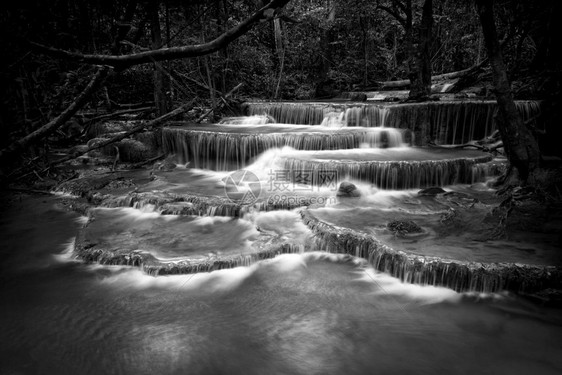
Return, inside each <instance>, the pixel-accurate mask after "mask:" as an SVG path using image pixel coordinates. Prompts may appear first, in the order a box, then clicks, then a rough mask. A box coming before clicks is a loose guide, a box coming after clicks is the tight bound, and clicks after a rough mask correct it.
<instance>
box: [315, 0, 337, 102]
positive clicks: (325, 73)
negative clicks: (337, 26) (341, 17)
mask: <svg viewBox="0 0 562 375" xmlns="http://www.w3.org/2000/svg"><path fill="white" fill-rule="evenodd" d="M327 6H328V8H329V12H328V16H327V18H326V28H325V29H324V30H323V31H322V34H321V36H320V49H321V51H322V52H321V55H320V59H321V60H320V66H319V69H318V77H317V85H316V89H315V91H316V92H315V96H316V97H319V98H323V97H329V96H332V95H333V94H334V92H333V87H332V84H331V82H330V79H329V73H330V69H331V68H332V42H333V32H332V27H333V23H334V20H335V19H336V2H335V1H333V0H332V1H329V2H328V4H327Z"/></svg>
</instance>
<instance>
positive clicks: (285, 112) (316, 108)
mask: <svg viewBox="0 0 562 375" xmlns="http://www.w3.org/2000/svg"><path fill="white" fill-rule="evenodd" d="M245 111H246V113H247V114H248V115H263V114H267V115H270V116H272V117H273V118H274V119H275V120H276V122H278V123H283V124H304V125H320V124H322V122H323V121H324V119H325V118H326V117H329V116H333V115H331V114H332V113H334V112H335V113H342V112H345V114H344V117H343V119H342V121H343V123H344V126H366V127H374V126H384V121H385V119H386V116H387V114H388V108H387V107H385V106H382V105H372V104H357V103H354V104H350V103H293V102H250V103H246V104H245Z"/></svg>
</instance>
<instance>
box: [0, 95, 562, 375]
mask: <svg viewBox="0 0 562 375" xmlns="http://www.w3.org/2000/svg"><path fill="white" fill-rule="evenodd" d="M480 104H482V103H480ZM268 105H269V104H268ZM283 106H285V107H284V108H285V109H283V108H281V106H280V107H277V108H278V112H279V114H283V111H286V109H287V105H286V104H283ZM404 106H405V107H404V108H402V107H400V105H396V106H370V105H369V104H368V103H367V104H360V105H355V104H354V105H349V106H347V107H345V106H342V105H339V104H336V103H327V104H320V103H313V104H311V105H310V106H309V107H308V108H305V107H306V105H305V104H304V103H295V104H293V107H292V109H291V110H293V109H294V110H296V112H295V113H285V114H283V116H287V117H286V119H283V118H282V116H281V117H279V118H277V117H276V118H275V120H274V119H273V118H272V117H274V115H264V113H267V111H266V110H265V107H264V108H262V110H260V113H257V114H256V116H250V117H247V118H241V119H236V118H229V119H225V120H224V121H222V123H221V124H218V125H209V126H187V127H185V126H184V127H166V128H164V129H163V130H162V143H163V145H164V150H165V151H166V152H167V153H168V154H176V157H177V159H176V160H177V161H179V162H181V163H185V162H189V165H188V166H185V165H180V166H176V165H170V164H171V163H170V160H173V158H172V157H171V156H170V157H169V158H168V160H167V161H165V162H164V161H163V162H161V163H158V164H155V165H154V167H153V168H152V170H150V171H146V170H142V169H139V170H136V171H127V172H125V171H117V172H115V173H112V174H107V175H111V176H113V178H109V177H107V175H104V177H103V178H101V179H99V180H95V181H92V180H89V179H88V177H87V176H86V177H83V178H80V179H76V180H72V181H67V182H66V183H64V184H62V185H61V191H62V192H66V193H72V194H74V195H73V196H70V195H62V194H61V195H56V196H53V197H44V196H41V197H34V198H31V199H30V200H29V201H27V200H25V199H24V200H22V199H15V198H14V199H10V200H9V202H6V203H5V202H2V203H3V205H2V207H3V208H4V211H3V214H4V218H6V217H9V218H10V220H1V221H0V232H1V233H2V234H3V236H0V248H2V249H6V251H4V252H3V266H4V267H2V278H3V283H2V286H3V287H2V288H0V301H2V302H0V303H2V304H3V305H2V307H1V308H0V311H2V314H0V324H1V325H2V327H4V329H3V331H2V334H3V335H4V336H3V337H2V338H3V340H0V355H1V357H2V359H3V360H2V361H0V372H2V373H14V374H15V373H44V372H47V373H89V374H90V373H91V374H97V373H123V374H129V373H130V374H141V373H147V374H148V373H193V374H214V373H228V374H245V375H246V374H252V375H253V374H256V375H257V374H266V373H268V374H269V373H271V374H282V373H286V374H311V373H321V374H330V375H332V374H333V375H336V374H341V373H346V374H365V373H419V372H420V371H421V372H428V373H429V372H431V373H434V372H443V371H445V372H447V373H451V374H453V373H459V374H464V373H466V372H467V371H468V372H478V371H481V370H482V369H486V370H487V371H488V372H490V373H504V372H509V373H516V372H525V373H544V374H550V373H552V374H558V373H560V372H561V371H562V366H561V365H560V361H559V360H558V358H560V357H561V356H562V344H561V341H560V340H559V337H560V336H561V335H562V330H561V328H560V327H561V325H560V318H559V315H560V314H559V311H558V310H550V309H548V308H542V307H540V306H538V305H530V304H529V303H528V302H527V301H526V300H523V299H521V298H520V297H518V296H517V295H513V294H511V293H505V291H506V290H507V291H511V292H516V293H526V294H527V293H533V294H534V293H536V294H534V296H535V298H543V297H542V296H543V294H541V293H542V292H544V291H549V290H560V289H562V282H561V280H562V267H559V266H558V265H560V264H562V259H561V256H560V252H559V248H558V247H556V244H559V233H558V232H552V229H550V230H551V232H548V230H549V227H548V226H545V227H544V228H542V229H544V233H539V234H536V233H531V235H529V236H527V234H528V233H526V232H525V233H523V236H525V237H528V238H521V236H520V237H516V238H514V239H513V240H509V239H501V240H497V239H493V240H489V239H487V238H486V237H484V236H483V234H485V233H486V232H487V230H488V229H493V228H490V227H492V226H493V224H494V223H493V218H494V215H495V214H497V213H495V212H494V211H495V210H494V208H496V207H498V205H499V198H498V197H497V196H496V195H495V194H494V191H493V190H491V189H489V188H487V186H486V185H485V184H484V183H483V182H484V181H485V179H486V178H487V177H489V176H490V174H497V173H501V172H502V170H503V169H504V168H505V166H506V164H505V161H501V160H497V159H494V160H491V161H490V159H491V156H489V155H488V154H486V153H482V152H479V151H459V150H435V149H431V148H417V147H407V146H406V145H405V144H404V143H409V144H412V143H414V144H415V143H416V142H418V141H419V140H420V136H425V135H427V134H429V135H428V136H431V139H438V138H439V137H441V136H443V137H444V138H443V139H454V138H458V139H462V138H463V137H468V135H466V134H473V135H474V136H476V134H479V133H478V132H479V131H481V130H480V129H476V125H477V124H478V122H482V124H485V122H486V121H489V116H491V112H490V111H491V107H490V106H489V105H487V104H485V103H484V104H483V108H480V109H477V108H472V109H470V110H466V111H465V109H467V108H468V107H469V106H468V105H465V104H463V105H460V106H459V107H458V108H456V109H453V108H454V107H450V108H449V109H447V110H446V108H445V107H446V106H443V108H441V107H439V105H438V104H435V105H433V104H430V105H426V106H425V107H424V106H410V107H409V108H410V109H406V105H404ZM297 108H299V109H297ZM424 108H425V109H424ZM461 108H464V109H461ZM448 110H450V111H449V112H447V111H448ZM520 110H521V111H522V112H523V113H524V116H525V117H526V118H530V116H534V114H535V113H536V111H537V108H534V107H533V106H532V105H530V104H529V105H528V104H524V105H520ZM400 111H402V112H403V114H401V115H400V116H403V118H404V121H406V120H408V121H410V120H412V121H414V120H415V119H417V120H420V119H422V120H423V118H424V116H427V118H429V115H428V113H430V112H431V111H433V112H431V113H432V114H431V118H432V119H436V118H437V119H438V121H437V123H438V125H439V124H441V125H439V126H441V127H443V128H442V129H441V130H438V131H437V130H435V129H436V128H435V129H434V128H432V129H433V130H431V131H430V132H429V133H428V132H426V133H424V132H423V131H420V129H419V126H418V125H416V124H405V123H400V127H409V129H411V130H407V129H399V128H398V127H397V126H398V122H397V123H395V124H394V125H392V127H390V124H391V123H392V121H395V120H393V118H394V119H395V118H396V117H397V116H398V114H399V113H401V112H400ZM408 111H410V112H412V113H410V112H408ZM416 111H418V112H419V113H421V112H423V111H425V113H426V114H425V115H424V114H422V115H419V116H418V114H419V113H418V114H413V112H416ZM455 111H460V112H459V113H455ZM462 111H465V112H462ZM525 111H526V112H525ZM286 112H290V111H286ZM465 116H469V118H464V117H465ZM470 116H473V117H470ZM482 119H485V121H484V120H482ZM324 120H326V121H325V122H324V126H318V125H320V124H321V123H322V122H323V121H324ZM417 120H416V121H417ZM292 121H296V122H297V123H299V124H301V123H307V124H314V125H313V126H310V125H300V126H299V125H287V124H277V123H276V122H287V123H291V122H292ZM432 121H433V120H432ZM449 121H457V122H458V124H449V125H447V126H445V125H444V124H445V123H447V122H449ZM463 124H464V125H463ZM357 125H361V126H357ZM381 125H385V126H386V127H382V126H381ZM406 125H408V126H406ZM395 126H396V127H395ZM416 126H418V127H416ZM471 126H475V129H474V130H473V133H471V132H472V130H470V129H469V130H466V128H470V127H471ZM483 126H484V127H485V126H486V125H483ZM428 129H429V128H428ZM455 129H456V130H455ZM463 129H465V130H463ZM490 129H491V128H490ZM490 129H488V130H486V131H489V130H490ZM412 130H413V131H412ZM453 130H454V132H456V133H455V135H454V137H453V135H452V133H453ZM413 133H416V134H415V137H414V136H413ZM461 133H462V136H461ZM465 133H466V134H465ZM444 134H446V136H445V135H444ZM436 137H437V138H436ZM404 139H406V140H407V141H406V142H405V141H404ZM287 146H291V147H287ZM362 147H363V148H362ZM198 168H211V169H214V170H209V169H198ZM238 168H244V171H243V172H245V173H242V174H240V173H237V172H240V171H236V172H233V170H235V169H238ZM320 172H322V173H320ZM333 172H335V174H336V177H339V178H340V179H341V178H345V179H348V181H347V182H349V184H348V186H354V187H355V188H356V190H355V191H354V192H355V193H356V194H355V195H350V196H346V195H340V194H339V193H340V191H338V186H337V184H336V183H335V182H336V181H332V180H330V181H327V180H326V177H327V176H328V175H330V174H331V173H333ZM248 174H249V175H251V176H253V177H254V178H255V179H257V181H256V180H253V179H252V180H244V178H242V177H240V176H246V175H248ZM321 174H322V176H320V175H321ZM237 176H238V177H237ZM320 177H322V178H324V180H323V181H322V183H318V182H319V181H320V180H319V179H320ZM229 178H230V180H229ZM315 178H316V179H318V180H317V181H315V180H314V179H315ZM116 179H117V182H118V183H116V184H115V186H112V182H115V181H113V180H116ZM127 182H128V183H127ZM258 182H259V184H258ZM328 182H329V183H330V186H326V185H327V183H328ZM459 183H463V184H464V183H466V184H471V183H474V185H470V186H469V185H450V184H459ZM250 184H254V187H255V185H260V186H259V187H260V189H261V191H260V193H261V194H256V196H257V197H258V198H257V200H256V201H255V202H243V203H240V202H239V201H236V200H233V199H231V197H229V196H228V192H231V191H232V190H229V189H234V190H235V191H237V189H238V188H239V187H241V188H242V189H241V190H244V189H250V190H251V188H250ZM435 185H439V186H440V187H437V186H435ZM421 186H431V188H430V189H427V190H429V191H431V193H428V194H430V195H425V194H426V193H424V194H422V193H421V192H419V193H418V190H419V188H420V187H421ZM340 187H341V186H340ZM408 188H409V189H410V190H404V189H408ZM389 189H403V190H399V191H398V190H389ZM237 192H238V191H237ZM80 196H83V197H87V199H88V201H89V202H90V203H92V204H95V205H96V206H98V208H95V209H90V210H89V211H87V214H88V216H87V217H86V216H84V217H76V215H74V214H70V213H68V212H66V211H64V210H62V209H61V207H64V206H66V207H68V206H71V207H75V209H77V210H80V209H83V207H84V201H85V200H84V199H82V200H81V199H80V198H79V197H80ZM16 198H17V197H16ZM4 203H5V204H4ZM100 207H102V208H100ZM500 208H501V207H500ZM513 209H514V210H515V209H517V207H513ZM500 214H501V212H500ZM545 218H546V216H545ZM410 220H411V221H412V222H414V224H411V226H412V227H414V228H416V227H418V228H417V229H419V231H418V230H416V231H413V232H405V231H404V230H402V229H400V228H402V226H401V225H402V224H404V223H406V224H408V223H409V221H410ZM390 223H398V226H397V227H391V225H390ZM389 228H399V230H391V229H389ZM76 232H78V236H77V237H76V238H74V237H73V236H75V235H76ZM22 233H25V237H26V241H22V240H21V236H22ZM516 234H517V233H515V234H513V233H511V234H510V235H516ZM557 241H558V242H557ZM10 249H14V250H10ZM335 253H337V254H335ZM76 257H78V258H79V259H81V260H82V261H85V262H86V263H87V264H84V262H78V261H77V260H76ZM185 274H189V275H185ZM482 292H483V293H482ZM38 294H39V297H37V295H38ZM541 301H543V299H541ZM541 303H542V302H541ZM373 317H376V319H374V318H373ZM22 322H23V323H22ZM459 338H461V339H459ZM404 353H408V360H407V361H404ZM466 353H473V354H474V355H466ZM545 353H549V354H550V356H551V357H552V358H550V357H549V356H546V355H545ZM556 353H558V354H556ZM475 358H476V359H475ZM444 369H445V370H444Z"/></svg>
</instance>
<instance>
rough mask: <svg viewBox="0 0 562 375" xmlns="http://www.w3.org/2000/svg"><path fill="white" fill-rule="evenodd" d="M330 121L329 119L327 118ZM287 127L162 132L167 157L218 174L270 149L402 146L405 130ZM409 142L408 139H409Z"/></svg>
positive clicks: (174, 129)
mask: <svg viewBox="0 0 562 375" xmlns="http://www.w3.org/2000/svg"><path fill="white" fill-rule="evenodd" d="M330 118H331V117H330ZM330 121H332V123H330V125H327V126H314V127H312V126H310V127H295V128H294V129H291V127H288V126H284V125H280V126H276V125H270V126H261V127H255V128H242V127H241V126H232V127H227V126H222V127H217V128H215V129H213V128H212V127H207V128H200V127H193V128H181V127H170V128H164V129H163V131H162V144H163V148H164V151H165V152H166V153H167V154H175V155H176V156H177V157H178V162H180V163H186V162H190V165H191V166H192V167H195V168H209V169H214V170H219V171H227V170H235V169H240V168H244V167H245V166H247V165H248V162H249V161H250V160H251V159H253V158H255V157H257V156H258V155H260V154H261V153H263V152H264V151H266V150H268V149H272V148H281V147H285V146H288V147H292V148H294V149H297V150H339V149H353V148H359V147H363V148H371V147H375V148H387V147H401V146H404V141H403V136H402V134H403V133H405V132H406V133H408V132H407V131H406V130H400V129H390V128H358V127H355V128H347V127H345V128H339V127H335V126H332V125H333V124H334V121H337V120H334V119H333V118H331V120H330ZM410 139H412V138H411V137H410Z"/></svg>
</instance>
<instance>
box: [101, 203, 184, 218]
mask: <svg viewBox="0 0 562 375" xmlns="http://www.w3.org/2000/svg"><path fill="white" fill-rule="evenodd" d="M95 210H96V211H97V210H99V211H101V212H116V213H118V214H120V215H122V217H123V220H127V219H129V220H133V221H146V220H153V219H156V218H163V219H164V220H166V221H173V220H177V219H178V216H176V215H161V214H160V212H158V210H156V206H155V205H153V204H144V205H142V206H140V207H118V208H107V207H97V208H95Z"/></svg>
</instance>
